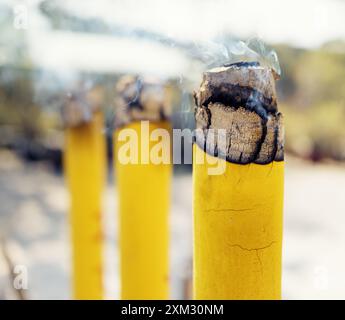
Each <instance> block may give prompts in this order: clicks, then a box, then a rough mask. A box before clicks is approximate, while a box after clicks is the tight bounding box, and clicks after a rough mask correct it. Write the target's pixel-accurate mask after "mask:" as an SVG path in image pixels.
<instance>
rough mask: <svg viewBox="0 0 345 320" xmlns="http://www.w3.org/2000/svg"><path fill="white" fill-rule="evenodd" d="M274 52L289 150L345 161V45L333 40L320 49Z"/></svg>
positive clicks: (307, 155) (291, 49)
mask: <svg viewBox="0 0 345 320" xmlns="http://www.w3.org/2000/svg"><path fill="white" fill-rule="evenodd" d="M335 48H336V49H335ZM276 50H277V52H278V56H279V58H280V63H281V68H282V77H281V80H280V81H279V82H278V92H279V95H280V102H281V109H282V111H283V112H284V115H285V134H286V149H287V150H288V151H290V152H292V153H294V154H296V155H298V156H301V157H304V158H309V159H312V160H315V161H318V160H322V159H325V158H332V159H335V160H342V161H343V160H345V125H344V124H345V43H344V42H341V41H335V42H332V43H329V44H326V45H325V46H323V47H322V48H320V49H318V50H301V49H294V48H291V47H288V46H277V47H276Z"/></svg>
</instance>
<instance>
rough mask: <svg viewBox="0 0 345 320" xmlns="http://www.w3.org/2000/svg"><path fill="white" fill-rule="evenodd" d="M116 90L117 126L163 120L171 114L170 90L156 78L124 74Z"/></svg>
mask: <svg viewBox="0 0 345 320" xmlns="http://www.w3.org/2000/svg"><path fill="white" fill-rule="evenodd" d="M115 91H116V99H115V127H121V126H123V125H126V124H128V123H131V122H134V121H141V120H149V121H156V122H157V121H163V120H167V119H169V118H170V116H171V105H172V104H171V95H170V90H169V88H168V86H167V84H166V83H164V82H162V81H159V80H158V79H156V78H151V77H145V78H141V77H135V76H124V77H122V78H121V79H120V80H119V81H118V83H117V84H116V87H115Z"/></svg>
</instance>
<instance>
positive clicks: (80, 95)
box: [61, 86, 104, 127]
mask: <svg viewBox="0 0 345 320" xmlns="http://www.w3.org/2000/svg"><path fill="white" fill-rule="evenodd" d="M103 99H104V90H103V88H102V87H101V86H94V87H92V88H91V89H89V90H88V91H78V92H73V93H70V94H68V95H67V96H66V99H65V101H64V103H63V105H62V108H61V116H62V121H63V124H64V126H65V127H79V126H82V125H84V124H86V123H89V122H90V121H91V120H92V118H93V114H94V113H95V112H98V111H100V110H101V108H102V104H103Z"/></svg>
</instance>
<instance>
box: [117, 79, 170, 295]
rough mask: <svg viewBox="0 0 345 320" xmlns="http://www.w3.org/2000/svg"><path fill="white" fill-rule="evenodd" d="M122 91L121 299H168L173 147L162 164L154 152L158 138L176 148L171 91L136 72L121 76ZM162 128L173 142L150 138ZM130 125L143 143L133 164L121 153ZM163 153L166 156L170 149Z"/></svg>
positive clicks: (119, 110)
mask: <svg viewBox="0 0 345 320" xmlns="http://www.w3.org/2000/svg"><path fill="white" fill-rule="evenodd" d="M117 93H118V100H117V105H116V107H117V112H116V115H117V117H116V127H117V129H116V131H115V134H114V144H115V149H114V158H115V164H114V166H115V169H116V170H115V174H116V178H115V179H116V182H117V188H118V195H119V218H120V219H119V220H120V231H119V233H120V269H121V270H120V271H121V298H122V299H167V298H168V297H169V272H168V266H169V260H168V250H169V246H168V233H169V230H168V214H169V207H170V183H171V159H170V152H168V153H169V155H168V159H167V161H164V163H157V162H156V161H155V159H153V158H151V156H150V154H151V152H154V151H155V150H157V143H158V144H160V146H161V147H162V148H163V149H165V151H167V150H168V151H170V133H171V127H170V122H169V121H168V119H169V116H170V112H171V110H170V109H171V104H170V100H169V94H168V90H167V88H166V86H165V85H164V84H162V83H160V82H159V81H156V80H152V79H148V78H146V79H139V78H135V77H131V76H128V77H124V78H123V79H121V80H120V81H119V83H118V84H117ZM146 120H149V121H146ZM145 125H146V127H145ZM143 127H145V128H144V131H145V133H143ZM156 129H163V130H164V131H165V132H167V136H168V138H167V139H168V141H167V140H165V141H163V140H162V141H156V142H154V141H153V139H150V137H151V134H154V132H155V131H157V130H156ZM128 130H129V131H132V133H134V136H135V137H136V138H135V139H134V140H133V142H137V143H136V144H135V150H136V151H135V152H137V156H138V157H137V161H134V162H133V161H131V162H130V163H128V162H124V161H121V158H122V157H121V156H120V154H121V152H122V151H121V150H123V148H124V147H125V145H126V144H127V143H128V141H126V140H124V139H123V137H121V136H124V135H126V132H127V131H128ZM158 140H159V139H158ZM159 153H160V154H161V155H162V156H163V157H164V155H163V154H162V153H164V150H161V151H160V152H159ZM159 157H160V156H159ZM134 158H135V157H134ZM134 160H135V159H134ZM158 162H159V161H158Z"/></svg>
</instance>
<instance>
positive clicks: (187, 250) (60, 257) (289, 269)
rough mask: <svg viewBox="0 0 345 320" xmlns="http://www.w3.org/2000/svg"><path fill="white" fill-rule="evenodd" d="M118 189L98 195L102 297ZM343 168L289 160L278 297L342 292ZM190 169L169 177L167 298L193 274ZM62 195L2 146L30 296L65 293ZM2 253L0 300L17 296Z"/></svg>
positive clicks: (59, 182)
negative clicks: (169, 286)
mask: <svg viewBox="0 0 345 320" xmlns="http://www.w3.org/2000/svg"><path fill="white" fill-rule="evenodd" d="M115 194H116V191H115V188H114V186H113V184H112V183H111V182H109V183H108V185H107V187H106V190H105V193H104V217H103V223H104V228H105V238H106V241H105V243H106V245H105V250H104V256H105V261H106V263H105V276H104V284H105V288H106V297H107V298H118V294H119V279H118V257H117V236H116V219H117V217H116V201H117V200H116V198H115V197H114V196H113V195H115ZM344 198H345V167H340V166H334V165H311V164H307V163H302V162H298V161H296V160H292V159H291V160H290V161H289V159H288V160H287V168H286V190H285V199H286V201H285V229H284V260H283V261H284V265H283V297H284V298H285V299H330V298H334V299H341V298H342V299H344V298H345V273H344V270H345V233H344V231H343V230H344V226H345V201H344ZM191 199H192V190H191V176H190V175H181V174H179V175H175V177H174V181H173V195H172V215H171V238H172V241H171V284H172V297H173V298H183V297H184V286H185V284H186V280H187V279H188V278H190V276H191V259H192V255H191V253H192V245H191V243H192V204H191ZM67 212H68V195H67V193H66V190H65V188H64V181H63V178H62V177H61V176H60V175H57V174H54V173H53V172H52V170H51V169H50V168H48V167H47V166H45V165H43V164H24V163H23V162H22V161H21V160H19V159H18V158H17V157H15V156H14V155H13V154H12V153H9V152H7V151H1V152H0V232H1V233H2V235H3V237H4V238H5V239H6V248H7V251H8V252H9V253H10V255H11V258H12V259H13V261H14V263H15V264H16V265H21V266H24V267H25V268H27V276H28V290H27V291H26V295H27V297H28V298H30V299H40V298H44V299H70V298H71V294H70V292H71V290H70V284H69V283H70V278H69V270H70V247H69V230H68V216H67ZM15 297H16V296H15V294H14V291H13V289H12V285H11V282H10V281H9V277H8V268H7V265H6V264H5V261H4V259H3V257H2V255H1V252H0V298H15Z"/></svg>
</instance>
